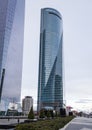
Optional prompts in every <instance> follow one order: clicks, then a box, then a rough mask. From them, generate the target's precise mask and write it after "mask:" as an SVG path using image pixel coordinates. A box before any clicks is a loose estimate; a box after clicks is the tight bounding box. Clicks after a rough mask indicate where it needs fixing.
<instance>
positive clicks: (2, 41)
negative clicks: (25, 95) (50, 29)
mask: <svg viewBox="0 0 92 130" xmlns="http://www.w3.org/2000/svg"><path fill="white" fill-rule="evenodd" d="M24 15H25V0H0V109H2V110H4V111H7V109H8V106H9V103H10V102H12V101H15V102H20V95H21V80H22V59H23V41H24Z"/></svg>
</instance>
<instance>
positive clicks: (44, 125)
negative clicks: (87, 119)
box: [15, 116, 74, 130]
mask: <svg viewBox="0 0 92 130" xmlns="http://www.w3.org/2000/svg"><path fill="white" fill-rule="evenodd" d="M73 118H74V117H73V116H68V117H56V118H54V119H46V120H39V121H37V122H31V123H26V124H19V125H17V126H16V128H15V130H59V129H60V128H62V127H64V125H66V124H67V123H68V122H69V121H71V120H72V119H73Z"/></svg>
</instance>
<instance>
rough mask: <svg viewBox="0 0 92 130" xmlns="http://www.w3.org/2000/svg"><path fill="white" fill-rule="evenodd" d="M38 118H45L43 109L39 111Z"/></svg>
mask: <svg viewBox="0 0 92 130" xmlns="http://www.w3.org/2000/svg"><path fill="white" fill-rule="evenodd" d="M39 117H40V118H44V117H45V112H44V109H41V110H40V114H39Z"/></svg>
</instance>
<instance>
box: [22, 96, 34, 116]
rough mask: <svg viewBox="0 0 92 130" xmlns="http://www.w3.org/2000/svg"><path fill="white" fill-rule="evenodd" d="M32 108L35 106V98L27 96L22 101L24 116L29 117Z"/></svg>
mask: <svg viewBox="0 0 92 130" xmlns="http://www.w3.org/2000/svg"><path fill="white" fill-rule="evenodd" d="M32 106H33V98H32V97H31V96H26V97H25V98H24V99H23V100H22V110H23V113H24V115H28V113H29V111H30V109H31V107H32Z"/></svg>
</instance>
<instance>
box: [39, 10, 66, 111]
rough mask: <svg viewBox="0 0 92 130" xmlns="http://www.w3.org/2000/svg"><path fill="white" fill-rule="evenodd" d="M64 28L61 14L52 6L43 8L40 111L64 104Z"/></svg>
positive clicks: (40, 57)
mask: <svg viewBox="0 0 92 130" xmlns="http://www.w3.org/2000/svg"><path fill="white" fill-rule="evenodd" d="M62 43H63V28H62V17H61V14H60V13H59V12H58V11H57V10H55V9H52V8H44V9H42V10H41V28H40V56H39V79H38V103H37V104H38V108H37V109H38V111H39V110H40V109H42V108H46V107H51V108H52V109H54V110H56V109H59V108H62V106H63V80H62V79H63V77H62Z"/></svg>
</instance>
